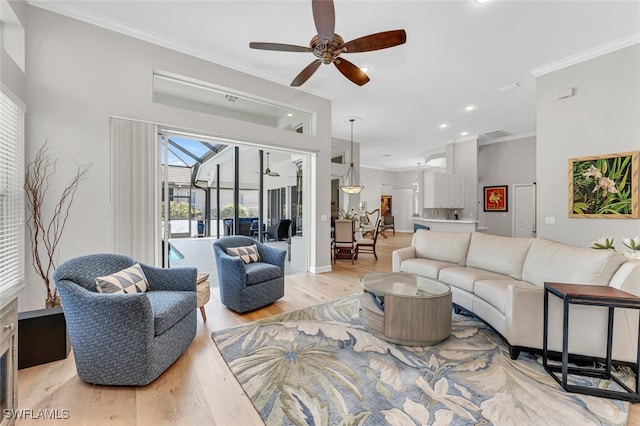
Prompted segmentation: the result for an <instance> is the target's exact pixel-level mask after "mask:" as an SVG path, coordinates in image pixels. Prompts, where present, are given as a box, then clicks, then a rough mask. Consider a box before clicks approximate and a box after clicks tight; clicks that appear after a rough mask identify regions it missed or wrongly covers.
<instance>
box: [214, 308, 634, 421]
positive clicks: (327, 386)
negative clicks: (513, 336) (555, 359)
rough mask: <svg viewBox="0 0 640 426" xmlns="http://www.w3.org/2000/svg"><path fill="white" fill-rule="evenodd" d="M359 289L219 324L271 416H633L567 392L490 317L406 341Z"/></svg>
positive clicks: (219, 339)
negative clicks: (365, 316) (441, 336)
mask: <svg viewBox="0 0 640 426" xmlns="http://www.w3.org/2000/svg"><path fill="white" fill-rule="evenodd" d="M358 298H359V296H358V295H353V296H348V297H346V298H343V299H338V300H336V301H332V302H328V303H324V304H321V305H316V306H312V307H309V308H305V309H301V310H298V311H294V312H290V313H285V314H281V315H277V316H274V317H271V318H266V319H264V320H260V321H257V322H254V323H250V324H246V325H242V326H238V327H234V328H231V329H227V330H222V331H218V332H214V333H213V334H212V337H213V339H214V341H215V343H216V345H217V346H218V348H219V349H220V352H221V353H222V356H223V357H224V359H225V361H226V362H227V364H228V365H229V367H230V369H231V371H232V372H233V374H234V375H235V377H236V378H237V379H238V381H239V382H240V384H241V385H242V387H243V388H244V390H245V392H246V393H247V395H248V396H249V398H250V399H251V401H252V403H253V405H254V406H255V407H256V409H257V410H258V412H259V413H260V415H261V416H262V419H263V420H264V422H265V423H266V424H267V425H290V424H295V425H305V424H306V425H384V424H391V425H414V424H415V425H420V424H434V425H451V424H454V425H467V424H480V425H485V424H494V425H509V426H511V425H519V426H522V425H540V424H544V425H589V424H597V425H598V424H611V425H618V424H620V425H623V424H626V421H627V414H628V408H629V404H628V403H627V402H622V401H617V400H613V399H604V398H597V397H591V396H586V395H579V394H572V393H566V392H565V391H564V390H562V388H561V387H560V386H559V385H558V384H557V383H556V382H555V381H554V380H553V378H552V377H550V376H549V375H548V374H547V372H546V371H545V370H544V369H543V367H542V358H541V357H540V356H534V355H531V354H528V353H522V354H521V355H520V357H519V358H518V360H516V361H513V360H511V358H510V357H509V351H508V347H507V345H506V343H505V342H504V340H503V339H502V337H500V336H499V335H498V334H496V333H495V332H494V331H493V330H492V329H491V328H490V327H488V326H487V325H485V324H484V323H483V322H481V321H478V320H476V319H474V318H472V317H467V316H463V315H456V314H454V315H453V329H452V335H451V337H450V338H449V339H447V340H446V341H444V342H442V343H440V344H438V345H435V346H425V347H409V346H399V345H395V344H392V343H387V342H385V341H383V340H380V339H378V338H376V337H374V336H373V335H371V334H370V333H368V332H367V331H366V329H365V328H364V327H363V325H362V323H361V321H360V316H359V313H358V309H359V304H358V303H359V302H358ZM577 380H579V381H578V382H576V384H583V385H586V384H591V385H594V384H595V385H597V386H600V387H606V386H607V385H606V384H605V383H608V382H603V381H600V379H593V378H584V379H582V378H580V377H578V378H577ZM623 380H626V381H627V382H632V380H633V378H632V377H629V376H627V377H623Z"/></svg>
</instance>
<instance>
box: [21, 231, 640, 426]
mask: <svg viewBox="0 0 640 426" xmlns="http://www.w3.org/2000/svg"><path fill="white" fill-rule="evenodd" d="M411 236H412V234H402V233H396V235H395V236H393V235H391V233H390V232H389V238H387V239H385V238H379V239H378V243H377V252H378V260H377V261H376V260H375V259H374V258H373V255H370V254H361V255H360V257H359V259H358V260H357V261H356V263H355V265H351V262H350V261H348V260H338V263H337V264H335V265H333V266H332V267H333V271H332V272H330V273H325V274H309V273H305V274H297V275H291V276H288V277H287V279H286V281H285V283H286V284H285V286H286V287H285V297H284V298H282V299H281V300H279V301H278V302H276V303H275V304H273V305H270V306H268V307H265V308H263V309H259V310H257V311H254V312H250V313H247V314H244V315H239V314H236V313H234V312H232V311H230V310H229V309H227V308H226V307H224V306H223V305H222V304H221V303H220V300H219V296H218V294H217V291H215V289H213V290H214V291H212V292H211V301H210V302H209V303H208V304H207V305H206V313H207V322H206V323H205V322H203V321H202V317H201V316H200V314H199V313H198V332H197V335H196V338H195V340H194V341H193V343H192V344H191V346H190V347H189V349H188V350H187V352H186V353H185V354H184V355H183V356H182V357H181V358H180V359H178V361H176V363H175V364H173V365H172V366H171V367H170V368H169V369H168V370H167V371H166V372H165V373H164V374H162V375H161V376H160V377H159V378H158V379H157V380H156V381H155V382H153V383H152V384H150V385H148V386H146V387H107V386H95V385H89V384H86V383H84V382H82V381H81V380H80V379H79V378H78V376H77V374H76V369H75V364H74V361H73V353H72V354H71V355H70V356H69V357H68V358H67V359H65V360H63V361H57V362H53V363H49V364H46V365H41V366H37V367H32V368H28V369H24V370H20V371H19V372H18V408H21V409H33V410H38V409H57V410H58V411H59V412H60V411H61V410H64V409H66V410H68V412H69V419H66V420H58V421H50V420H49V421H42V420H32V421H26V420H22V421H18V422H17V424H18V425H27V424H32V423H33V424H39V425H42V424H50V423H60V424H64V425H107V424H109V425H140V426H143V425H144V426H146V425H198V426H210V425H211V426H213V425H220V426H227V425H242V426H245V425H247V426H248V425H262V424H263V422H262V420H261V419H260V416H259V415H258V413H257V412H256V411H255V409H254V408H253V406H252V404H251V402H250V401H249V399H248V398H247V397H246V395H245V394H244V392H243V390H242V388H241V387H240V385H239V384H238V383H237V381H236V380H235V378H234V377H233V375H232V374H231V373H230V371H229V369H228V368H227V366H226V364H225V362H224V360H223V359H222V357H221V356H220V354H219V353H218V351H217V349H216V346H215V345H214V343H213V341H212V339H211V332H212V331H214V330H220V329H223V328H228V327H231V326H234V325H238V324H242V323H246V322H250V321H254V320H257V319H260V318H265V317H269V316H271V315H275V314H279V313H282V312H288V311H292V310H295V309H300V308H303V307H306V306H311V305H315V304H318V303H322V302H325V301H329V300H332V299H336V298H338V297H342V296H346V295H349V294H355V293H358V292H359V291H360V284H359V280H360V277H361V276H362V275H364V274H366V273H370V272H385V271H391V252H392V251H393V250H394V249H396V248H399V247H406V246H408V245H409V244H410V242H411ZM628 424H629V425H633V426H640V407H639V405H638V404H635V405H633V406H632V410H631V414H630V416H629V422H628Z"/></svg>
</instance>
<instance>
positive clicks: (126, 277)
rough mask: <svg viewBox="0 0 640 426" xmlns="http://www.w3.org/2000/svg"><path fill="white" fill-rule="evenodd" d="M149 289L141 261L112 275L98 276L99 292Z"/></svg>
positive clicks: (113, 292) (97, 288)
mask: <svg viewBox="0 0 640 426" xmlns="http://www.w3.org/2000/svg"><path fill="white" fill-rule="evenodd" d="M148 289H149V283H148V282H147V277H145V275H144V272H143V271H142V267H141V266H140V264H139V263H136V264H135V265H133V266H130V267H128V268H126V269H123V270H122V271H118V272H116V273H113V274H111V275H106V276H104V277H97V278H96V290H97V291H98V293H111V294H122V293H144V292H146V291H147V290H148Z"/></svg>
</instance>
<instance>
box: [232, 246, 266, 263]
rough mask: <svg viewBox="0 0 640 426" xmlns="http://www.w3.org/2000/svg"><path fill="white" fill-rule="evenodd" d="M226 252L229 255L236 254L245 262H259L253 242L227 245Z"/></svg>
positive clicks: (256, 248)
mask: <svg viewBox="0 0 640 426" xmlns="http://www.w3.org/2000/svg"><path fill="white" fill-rule="evenodd" d="M227 254H228V255H229V256H238V257H239V258H240V259H242V261H243V262H244V263H245V264H249V263H254V262H260V255H259V254H258V247H256V245H255V244H253V245H250V246H244V247H229V248H227Z"/></svg>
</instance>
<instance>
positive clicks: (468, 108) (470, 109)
mask: <svg viewBox="0 0 640 426" xmlns="http://www.w3.org/2000/svg"><path fill="white" fill-rule="evenodd" d="M476 108H477V107H476V106H475V105H467V106H466V107H464V110H465V111H467V112H468V111H473V110H475V109H476Z"/></svg>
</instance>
